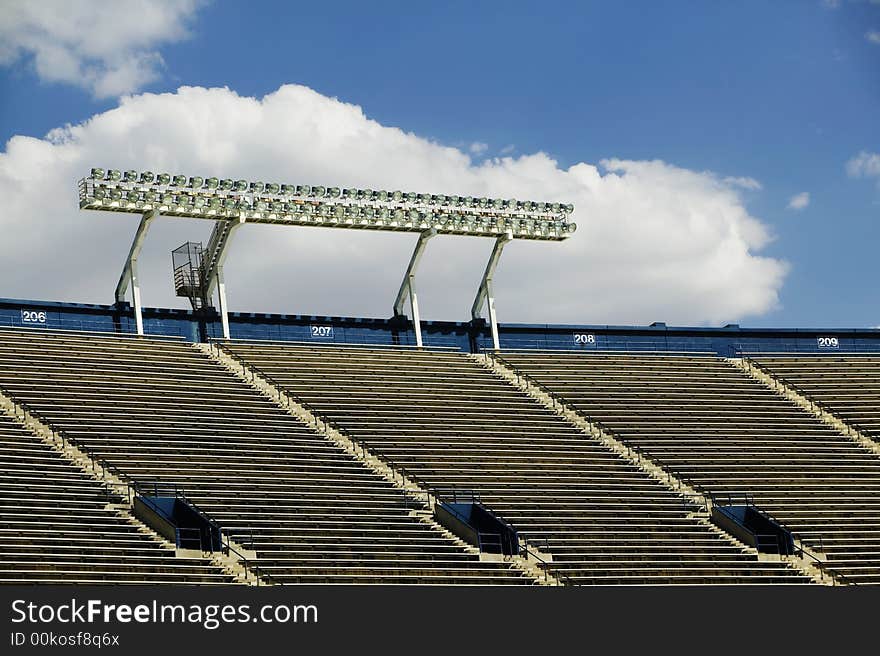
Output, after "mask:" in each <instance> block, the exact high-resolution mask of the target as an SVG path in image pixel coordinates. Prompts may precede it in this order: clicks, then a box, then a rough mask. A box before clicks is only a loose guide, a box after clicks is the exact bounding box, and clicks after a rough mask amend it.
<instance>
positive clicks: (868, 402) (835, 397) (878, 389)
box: [749, 354, 880, 439]
mask: <svg viewBox="0 0 880 656" xmlns="http://www.w3.org/2000/svg"><path fill="white" fill-rule="evenodd" d="M749 357H750V360H751V361H752V362H755V363H757V364H758V366H760V367H762V368H763V369H765V370H766V371H768V372H769V373H770V374H771V375H773V376H775V377H777V378H778V379H780V380H781V381H782V382H784V383H785V384H789V385H791V386H792V387H794V388H795V390H796V391H798V392H800V393H802V394H803V395H805V396H806V397H807V398H808V399H811V400H813V401H818V402H819V403H821V404H822V405H823V406H825V407H826V408H827V409H828V410H830V411H831V412H832V413H834V414H835V415H836V416H837V417H839V418H840V419H841V420H842V421H844V422H846V423H848V424H849V425H851V426H852V427H853V428H855V429H856V430H858V431H860V432H861V433H863V434H865V435H867V436H869V437H872V438H875V439H876V438H878V437H880V357H877V356H876V355H874V356H870V355H868V354H849V355H847V354H840V355H837V354H835V355H812V356H811V355H795V354H781V355H778V356H773V355H765V354H760V355H752V356H749Z"/></svg>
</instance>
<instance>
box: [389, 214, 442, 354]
mask: <svg viewBox="0 0 880 656" xmlns="http://www.w3.org/2000/svg"><path fill="white" fill-rule="evenodd" d="M436 234H437V231H436V230H435V229H434V228H431V229H430V230H425V231H424V232H423V233H422V234H420V235H419V240H418V241H417V242H416V247H415V248H414V249H413V254H412V257H411V258H409V266H408V267H407V268H406V273H405V274H404V276H403V282H402V283H401V284H400V291H398V292H397V298H396V299H395V301H394V316H395V317H397V316H402V315H403V304H404V303H405V302H406V299H407V296H409V306H410V308H412V315H413V330H414V331H415V334H416V346H418V347H419V348H421V346H422V323H421V319H420V318H419V298H418V295H417V294H416V269H417V268H418V266H419V261H420V260H421V259H422V255H423V254H424V253H425V247H426V246H427V245H428V240H429V239H431V237H434V236H435V235H436Z"/></svg>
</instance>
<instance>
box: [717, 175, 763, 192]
mask: <svg viewBox="0 0 880 656" xmlns="http://www.w3.org/2000/svg"><path fill="white" fill-rule="evenodd" d="M724 182H725V184H729V185H731V186H733V187H742V188H743V189H748V190H749V191H758V190H759V189H763V187H762V186H761V183H760V182H758V181H757V180H755V179H754V178H748V177H731V176H728V177H726V178H724Z"/></svg>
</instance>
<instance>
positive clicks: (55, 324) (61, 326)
mask: <svg viewBox="0 0 880 656" xmlns="http://www.w3.org/2000/svg"><path fill="white" fill-rule="evenodd" d="M147 327H149V323H147ZM0 328H11V329H15V330H19V329H23V330H39V331H41V332H49V333H59V332H63V333H66V332H70V333H92V334H98V335H101V336H116V337H138V335H137V333H136V332H135V327H134V326H132V325H128V323H127V322H119V323H118V324H117V323H113V322H112V321H111V322H106V321H87V320H85V319H47V320H46V322H45V323H36V322H24V321H22V320H21V319H20V318H18V317H9V316H4V317H0ZM162 330H163V332H161V333H150V334H146V335H144V337H146V338H148V339H163V338H165V339H173V338H177V339H180V338H186V337H188V336H189V333H188V332H186V331H184V330H182V329H180V328H172V327H163V328H162Z"/></svg>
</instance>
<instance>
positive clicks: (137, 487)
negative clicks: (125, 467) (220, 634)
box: [0, 388, 275, 584]
mask: <svg viewBox="0 0 880 656" xmlns="http://www.w3.org/2000/svg"><path fill="white" fill-rule="evenodd" d="M0 393H2V394H3V395H4V396H6V397H7V398H8V399H10V401H11V402H12V404H13V410H14V414H15V416H16V417H17V418H18V417H19V416H20V417H21V419H22V421H23V423H26V422H27V419H28V417H32V418H34V419H37V420H38V421H40V423H42V424H43V425H45V426H46V427H47V428H48V429H49V430H50V431H51V432H52V439H53V440H54V441H56V442H60V443H61V445H62V447H63V446H66V445H68V444H69V445H71V446H74V447H76V448H77V449H78V450H79V451H80V452H81V453H82V454H83V455H85V456H86V457H88V458H89V460H90V462H91V465H92V471H93V472H95V475H96V476H97V475H98V470H99V468H100V478H101V484H102V485H103V486H104V490H105V492H106V493H107V496H108V499H109V497H110V496H111V495H114V491H113V490H114V488H116V489H119V488H120V487H121V488H122V489H125V490H126V497H125V498H127V500H128V503H129V505H131V502H132V499H133V497H132V495H134V496H137V497H140V499H141V500H142V501H143V502H144V503H145V504H146V505H147V506H149V507H150V508H151V509H152V510H154V511H158V510H159V509H158V506H156V504H155V503H153V502H152V501H150V500H149V499H148V498H147V494H145V493H144V492H145V490H146V491H148V490H149V487H150V486H151V485H152V486H153V489H154V491H158V490H160V489H161V490H163V491H164V490H166V489H168V488H169V487H171V488H172V489H173V490H174V491H175V496H179V497H180V498H181V499H182V500H183V501H185V502H186V503H187V504H189V506H190V507H191V508H192V509H193V510H194V511H195V512H196V513H198V514H199V515H200V516H201V517H202V518H203V519H204V520H205V521H207V522H208V523H209V524H210V525H211V527H212V534H213V531H214V530H217V531H219V534H220V536H221V540H225V542H224V543H223V547H224V549H225V550H226V553H230V552H231V553H234V554H235V555H236V556H237V557H238V559H239V561H240V562H241V564H242V566H243V567H244V571H245V577H246V578H247V577H249V575H250V574H249V573H250V572H253V573H254V578H255V580H256V581H257V584H259V583H260V581H261V580H262V581H264V582H269V583H274V582H275V581H274V579H273V578H272V576H271V575H270V574H269V572H267V571H266V570H265V569H264V568H263V567H262V566H260V565H258V564H257V563H255V562H251V561H250V560H249V559H248V558H247V557H246V556H245V555H244V554H242V553H241V552H240V551H239V550H238V549H236V548H235V547H233V546H232V545H231V544H230V538H229V536H228V535H227V534H226V533H224V532H223V530H222V527H221V526H220V525H219V523H218V522H217V521H216V520H214V519H213V518H211V517H210V515H208V514H207V513H206V512H205V511H204V510H202V509H201V508H199V507H198V506H197V505H196V504H195V503H193V502H192V500H190V499H189V498H188V497H187V496H186V493H185V492H184V491H183V488H180V487H178V486H176V485H175V484H169V483H158V482H156V483H153V484H150V483H144V482H141V481H137V480H136V479H134V478H132V477H131V476H129V475H128V474H126V473H125V472H123V471H122V470H120V469H119V468H118V467H116V466H114V465H112V464H111V463H109V462H108V461H107V460H106V459H104V458H101V457H99V456H96V455H95V454H94V453H92V451H91V449H90V448H89V447H88V445H86V444H84V443H83V442H81V441H80V440H77V439H76V438H74V437H71V436H70V435H68V434H67V433H66V432H65V431H63V430H60V429H56V428H54V427H53V426H52V424H51V422H49V420H48V419H46V417H45V416H43V415H42V414H41V413H39V412H37V411H36V410H34V409H33V408H31V407H30V406H29V405H28V404H26V403H24V402H23V401H18V400H16V399H15V398H14V397H13V396H12V395H11V394H10V393H9V392H8V391H7V390H5V389H3V388H0ZM19 413H21V414H20V415H19ZM108 472H109V473H110V474H112V475H113V476H115V477H116V478H118V479H119V480H120V483H113V482H112V481H108V480H107V473H108ZM160 486H161V487H160ZM117 496H118V495H117ZM157 496H158V495H157ZM200 544H202V543H201V540H200ZM202 546H204V545H203V544H202ZM203 551H205V550H204V549H203Z"/></svg>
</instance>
